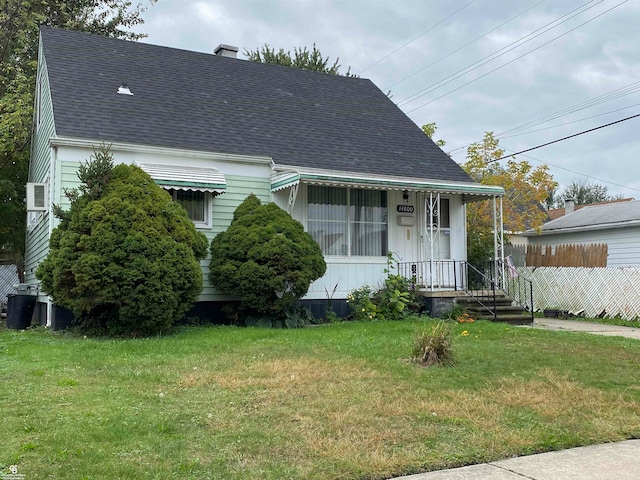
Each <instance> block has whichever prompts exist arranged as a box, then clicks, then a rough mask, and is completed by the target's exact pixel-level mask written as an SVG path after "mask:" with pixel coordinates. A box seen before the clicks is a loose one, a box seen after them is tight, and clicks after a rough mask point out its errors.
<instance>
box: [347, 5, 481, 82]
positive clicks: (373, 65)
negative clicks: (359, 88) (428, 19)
mask: <svg viewBox="0 0 640 480" xmlns="http://www.w3.org/2000/svg"><path fill="white" fill-rule="evenodd" d="M475 2H476V0H471V1H470V2H469V3H467V4H466V5H464V6H463V7H461V8H459V9H458V10H456V11H455V12H453V13H452V14H451V15H449V16H448V17H445V18H443V19H442V20H440V21H439V22H438V23H436V24H435V25H433V26H431V27H429V28H427V29H426V30H425V31H424V32H422V33H421V34H420V35H418V36H417V37H414V38H412V39H411V40H409V41H408V42H407V43H404V44H403V45H400V46H399V47H398V48H396V49H395V50H394V51H393V52H391V53H388V54H387V55H385V56H384V57H382V58H381V59H380V60H377V61H375V62H374V63H372V64H371V65H369V66H368V67H367V68H365V69H364V70H362V71H360V73H359V74H358V76H360V75H362V74H363V73H364V72H366V71H367V70H369V69H370V68H372V67H375V66H376V65H377V64H379V63H380V62H382V61H383V60H386V59H387V58H389V57H390V56H391V55H393V54H394V53H396V52H397V51H399V50H402V49H403V48H404V47H406V46H407V45H409V44H410V43H412V42H414V41H416V40H417V39H419V38H420V37H422V36H423V35H425V34H427V33H429V32H430V31H431V30H433V29H434V28H436V27H437V26H439V25H441V24H443V23H444V22H446V21H447V20H449V19H450V18H451V17H453V16H455V15H456V14H457V13H459V12H461V11H462V10H464V9H465V8H467V7H468V6H469V5H471V4H472V3H475Z"/></svg>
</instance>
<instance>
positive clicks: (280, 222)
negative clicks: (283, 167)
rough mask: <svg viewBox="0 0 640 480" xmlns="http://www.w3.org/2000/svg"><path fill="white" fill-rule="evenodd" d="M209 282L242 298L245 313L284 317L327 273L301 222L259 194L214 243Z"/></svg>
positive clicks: (248, 200) (244, 205)
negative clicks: (261, 199) (265, 200)
mask: <svg viewBox="0 0 640 480" xmlns="http://www.w3.org/2000/svg"><path fill="white" fill-rule="evenodd" d="M209 268H210V270H209V279H210V281H211V283H212V284H213V285H214V286H215V287H216V288H217V289H219V290H220V291H221V292H223V293H225V294H228V295H232V296H234V297H236V298H239V299H240V310H241V312H242V313H245V314H246V313H248V312H258V313H261V314H267V315H275V316H277V317H280V318H283V317H284V316H285V312H287V310H289V309H290V308H291V307H292V306H293V304H294V303H295V302H296V300H298V299H300V298H302V297H303V296H304V295H305V294H306V293H307V291H308V290H309V285H310V284H311V282H313V281H314V280H316V279H318V278H320V277H322V276H323V275H324V273H325V271H326V269H327V266H326V264H325V261H324V256H323V255H322V251H321V250H320V246H319V245H318V244H317V243H316V241H315V240H314V239H313V238H312V237H311V235H309V234H308V233H307V232H305V231H304V227H303V226H302V224H301V223H300V222H298V221H296V220H294V219H293V218H292V217H291V215H289V214H288V213H287V212H285V211H284V210H282V209H281V208H280V207H278V206H277V205H276V204H274V203H267V204H264V205H263V204H262V203H261V202H260V199H259V198H258V197H256V196H255V195H254V194H251V195H250V196H249V197H247V198H246V199H245V200H244V202H242V203H241V204H240V205H239V206H238V208H237V209H236V211H235V212H234V214H233V220H232V222H231V225H230V226H229V228H228V229H227V230H226V231H225V232H222V233H220V234H218V235H217V236H216V237H215V238H214V239H213V241H212V242H211V264H210V267H209Z"/></svg>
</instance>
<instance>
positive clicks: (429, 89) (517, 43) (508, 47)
mask: <svg viewBox="0 0 640 480" xmlns="http://www.w3.org/2000/svg"><path fill="white" fill-rule="evenodd" d="M593 2H594V0H589V1H588V2H587V3H584V4H582V5H580V6H579V7H577V8H574V9H573V10H571V11H569V12H567V13H565V14H564V15H562V16H560V17H558V18H556V19H555V20H553V21H551V22H549V23H547V24H545V25H543V26H542V27H539V28H537V29H535V30H533V31H532V32H529V33H528V34H526V35H524V36H522V37H520V38H519V39H517V40H514V41H513V42H511V43H509V44H508V45H505V46H504V47H502V48H500V49H498V50H496V51H495V52H493V53H491V54H489V55H487V56H485V57H483V58H481V59H480V60H478V61H476V62H474V63H472V64H471V65H468V66H466V67H465V68H462V69H460V70H458V71H457V72H455V73H452V74H451V75H449V76H448V77H444V78H442V79H440V80H439V81H437V82H436V83H433V84H431V85H429V86H428V87H425V88H423V89H422V90H419V91H418V92H416V93H414V94H412V95H409V96H408V97H406V98H404V99H403V100H400V101H399V102H398V104H407V103H411V102H413V101H414V100H417V99H418V98H420V97H423V96H424V95H426V94H428V93H430V92H432V91H433V90H437V89H438V88H440V87H442V86H444V85H446V84H448V83H451V82H453V81H454V80H457V79H458V78H460V77H462V76H464V75H466V74H468V73H471V72H472V71H474V70H477V69H478V68H480V67H482V66H484V65H486V64H487V63H490V62H492V61H493V60H496V59H498V58H500V57H501V56H503V55H505V54H507V53H509V52H510V51H512V50H515V49H516V48H518V47H520V46H522V45H524V44H525V43H528V42H530V41H532V40H534V39H535V38H537V37H539V36H541V35H543V34H545V33H547V32H549V31H551V30H553V29H554V28H556V27H559V26H560V25H562V24H563V23H565V22H568V21H569V20H571V19H572V18H575V17H577V16H578V15H581V14H583V13H584V12H586V11H587V10H590V9H592V8H595V7H596V6H597V5H599V4H600V3H602V2H604V0H599V2H598V3H596V4H595V5H591V6H590V7H587V8H585V9H584V10H581V11H578V10H580V9H582V8H583V7H585V6H586V5H589V4H590V3H593ZM575 12H577V13H575ZM571 14H573V15H571ZM569 15H571V16H569ZM567 16H569V18H565V19H564V20H562V21H561V22H560V23H557V22H558V21H560V20H561V19H563V18H564V17H567ZM554 23H557V25H553V24H554ZM550 25H553V26H551V27H550ZM547 27H549V28H547ZM545 29H546V30H545ZM541 30H542V31H541ZM538 32H539V33H538ZM536 33H537V34H536ZM534 34H536V35H534ZM532 35H533V36H532ZM528 37H531V38H528ZM525 39H526V40H525ZM531 51H533V50H531ZM531 51H530V52H527V54H528V53H531ZM527 54H524V55H527ZM524 55H522V56H524ZM492 57H493V58H492ZM518 58H520V57H518Z"/></svg>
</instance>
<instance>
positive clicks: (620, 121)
mask: <svg viewBox="0 0 640 480" xmlns="http://www.w3.org/2000/svg"><path fill="white" fill-rule="evenodd" d="M637 117H640V113H638V114H636V115H632V116H630V117H627V118H623V119H622V120H616V121H615V122H611V123H607V124H605V125H600V126H599V127H595V128H590V129H589V130H584V131H582V132H579V133H574V134H573V135H569V136H568V137H562V138H559V139H557V140H553V141H551V142H547V143H543V144H542V145H538V146H537V147H532V148H527V149H526V150H521V151H519V152H516V153H512V154H510V155H505V156H504V157H500V158H496V159H495V160H490V161H489V162H487V163H493V162H497V161H499V160H504V159H505V158H509V157H515V156H516V155H520V154H522V153H526V152H530V151H532V150H537V149H538V148H542V147H546V146H548V145H552V144H554V143H558V142H563V141H565V140H569V139H570V138H574V137H577V136H580V135H584V134H585V133H589V132H593V131H595V130H600V129H601V128H605V127H610V126H611V125H615V124H617V123H622V122H626V121H627V120H631V119H633V118H637Z"/></svg>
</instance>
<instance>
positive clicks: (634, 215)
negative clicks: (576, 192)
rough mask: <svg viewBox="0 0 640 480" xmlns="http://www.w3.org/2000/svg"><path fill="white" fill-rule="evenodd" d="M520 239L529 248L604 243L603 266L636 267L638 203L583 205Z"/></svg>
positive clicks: (639, 225) (639, 255) (639, 241)
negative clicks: (524, 239) (527, 243)
mask: <svg viewBox="0 0 640 480" xmlns="http://www.w3.org/2000/svg"><path fill="white" fill-rule="evenodd" d="M523 236H525V237H527V238H528V240H529V244H531V245H551V246H557V245H562V244H591V243H605V244H607V246H608V252H609V254H608V259H607V266H618V267H631V266H634V267H640V201H623V202H617V203H605V204H599V205H590V206H584V207H582V208H580V209H577V210H574V211H572V212H570V213H567V214H566V215H564V216H562V217H559V218H557V219H555V220H551V221H549V222H547V223H545V224H544V225H543V226H542V228H541V230H540V232H537V231H535V230H528V231H527V232H525V233H523Z"/></svg>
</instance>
